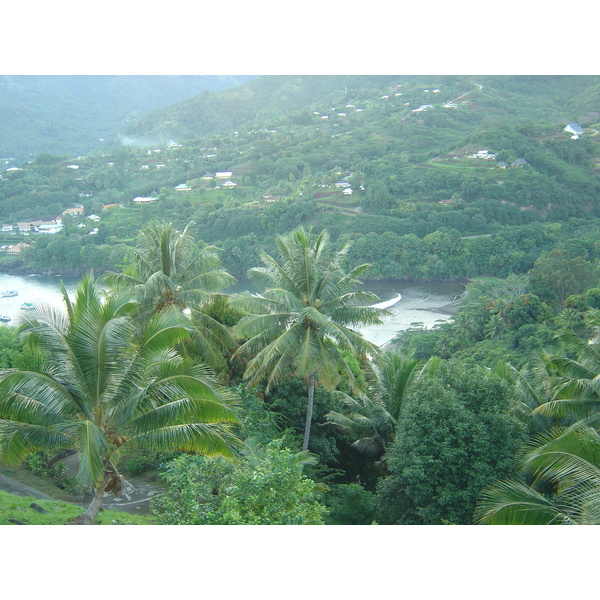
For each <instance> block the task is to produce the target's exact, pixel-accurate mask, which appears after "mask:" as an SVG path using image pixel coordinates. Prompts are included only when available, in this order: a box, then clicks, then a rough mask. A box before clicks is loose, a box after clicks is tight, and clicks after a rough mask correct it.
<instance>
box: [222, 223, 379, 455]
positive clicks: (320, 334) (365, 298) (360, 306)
mask: <svg viewBox="0 0 600 600" xmlns="http://www.w3.org/2000/svg"><path fill="white" fill-rule="evenodd" d="M276 243H277V248H278V250H279V255H280V260H279V262H278V261H277V260H276V259H274V258H272V257H271V256H269V255H268V254H266V253H263V254H262V256H261V259H262V262H263V264H264V267H257V268H254V269H250V271H248V277H249V278H250V279H251V280H252V281H253V282H255V283H256V284H257V285H259V286H260V287H261V288H262V289H263V290H264V291H263V293H262V294H249V293H247V294H243V295H240V296H238V297H236V298H233V299H232V301H231V304H232V305H233V306H240V307H242V308H243V309H244V310H246V311H247V312H248V313H249V314H248V315H247V316H245V317H243V318H242V319H241V320H240V322H239V324H238V327H237V334H238V335H239V336H240V337H242V338H246V339H247V341H246V342H245V343H244V344H242V345H241V346H240V348H239V349H238V350H237V351H236V353H235V354H234V357H235V356H236V355H239V354H240V353H246V352H247V353H248V354H250V355H251V356H252V359H251V360H250V361H249V362H248V365H247V368H246V372H245V376H246V378H248V379H249V380H250V382H251V383H252V384H257V383H261V382H263V381H266V384H267V391H268V390H269V388H270V387H271V386H272V385H274V384H276V383H278V382H281V381H283V380H284V379H287V378H289V377H291V376H293V375H297V376H299V377H303V378H305V379H306V380H307V383H308V403H307V410H306V421H305V427H304V440H303V445H302V449H303V450H306V449H308V442H309V438H310V428H311V420H312V410H313V398H314V389H315V383H316V382H317V381H318V382H319V383H320V384H322V385H323V386H324V387H326V388H328V389H334V388H335V387H336V386H337V384H338V382H339V381H340V379H341V378H342V377H345V378H347V379H348V381H350V382H351V383H352V382H353V381H354V377H353V375H352V372H351V370H350V368H349V367H348V365H347V364H346V362H345V361H344V358H343V356H342V354H341V353H340V348H341V349H346V350H349V351H350V352H352V353H354V354H357V355H358V354H363V355H366V354H369V355H372V356H376V355H377V354H378V351H379V350H378V348H377V347H376V346H375V345H374V344H372V343H370V342H368V341H366V340H365V339H364V338H363V337H362V336H361V335H360V334H359V333H358V332H357V331H355V330H354V329H352V327H359V326H361V325H364V324H374V323H380V322H381V320H380V318H381V316H382V315H384V314H387V313H386V311H383V310H381V309H379V308H375V307H373V306H369V304H373V303H375V302H377V300H378V298H377V296H376V295H375V294H373V293H370V292H365V291H360V290H356V286H357V284H358V283H359V282H358V278H359V277H360V275H362V274H363V273H364V272H365V271H366V269H367V268H368V265H361V266H359V267H356V268H354V269H352V270H351V271H350V272H348V273H346V272H345V271H344V269H343V262H344V259H345V258H346V255H347V253H348V250H349V248H350V246H349V244H346V245H345V246H344V247H343V248H342V249H341V250H339V251H338V252H337V253H334V254H333V256H332V255H331V252H330V249H329V234H328V233H327V232H326V231H325V230H324V231H322V232H321V233H320V234H318V235H314V234H313V233H312V232H311V231H306V230H305V229H304V228H303V227H298V228H297V229H295V230H294V231H292V232H291V233H290V234H288V235H286V236H278V237H277V239H276Z"/></svg>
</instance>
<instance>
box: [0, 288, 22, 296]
mask: <svg viewBox="0 0 600 600" xmlns="http://www.w3.org/2000/svg"><path fill="white" fill-rule="evenodd" d="M1 295H2V297H3V298H11V297H12V296H18V295H19V292H18V291H17V290H6V291H5V292H2V294H1Z"/></svg>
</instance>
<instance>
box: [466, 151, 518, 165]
mask: <svg viewBox="0 0 600 600" xmlns="http://www.w3.org/2000/svg"><path fill="white" fill-rule="evenodd" d="M455 158H458V157H455ZM468 158H480V159H482V160H494V159H495V158H496V155H495V154H494V153H493V152H488V151H487V150H479V151H478V152H476V153H475V154H469V156H468ZM526 164H527V161H526V160H525V159H524V158H517V160H515V161H513V162H512V163H511V165H510V166H511V167H513V168H517V167H523V166H524V165H526ZM507 166H508V165H507V164H506V162H504V161H503V160H501V161H500V162H498V164H497V165H496V167H498V168H499V169H506V167H507Z"/></svg>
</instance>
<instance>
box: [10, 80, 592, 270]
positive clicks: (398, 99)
mask: <svg viewBox="0 0 600 600" xmlns="http://www.w3.org/2000/svg"><path fill="white" fill-rule="evenodd" d="M598 86H599V83H598V78H596V77H539V78H538V77H500V76H494V77H491V76H481V77H480V76H477V77H468V76H464V77H458V76H453V77H449V76H444V77H433V76H422V77H417V76H411V77H392V76H385V77H377V76H369V77H353V76H333V77H328V76H318V77H317V76H315V77H297V76H294V77H287V76H282V77H276V76H271V77H261V78H257V79H254V80H252V81H250V82H248V83H246V84H244V85H241V86H238V87H234V88H231V89H229V90H226V91H223V92H215V93H208V92H206V93H203V94H201V95H200V96H198V97H197V98H194V99H192V100H189V101H186V102H184V103H182V104H178V105H173V106H171V107H170V108H169V109H168V110H167V111H160V112H155V113H153V114H152V115H150V116H149V117H148V118H147V119H141V120H140V121H139V122H138V123H137V125H136V128H135V129H129V130H128V132H129V134H130V135H133V134H134V133H135V135H136V136H140V137H139V139H141V137H142V136H143V137H144V138H145V139H148V140H149V139H150V138H160V137H161V136H162V137H163V141H159V140H158V139H153V141H152V145H147V146H142V147H136V146H133V145H118V146H114V150H112V151H110V152H108V151H107V152H105V153H96V154H94V155H89V156H87V157H85V158H81V159H79V160H73V159H71V160H63V159H61V158H60V157H57V156H53V155H50V154H43V155H40V156H38V157H37V158H36V160H34V161H33V162H32V163H30V164H23V165H22V169H21V170H18V171H6V172H4V173H3V174H2V180H0V220H1V221H2V222H3V223H8V224H10V223H16V222H19V221H24V220H35V219H39V218H43V217H48V218H50V217H56V216H58V215H60V213H61V212H62V211H63V210H64V209H66V208H70V207H74V206H77V205H82V206H83V207H84V213H85V215H86V216H87V215H90V214H96V215H99V216H100V221H99V222H94V223H92V222H90V221H89V220H87V218H86V216H83V217H82V216H76V217H74V218H73V219H71V218H70V217H69V218H65V228H64V231H63V233H62V234H60V235H58V236H39V235H38V236H29V237H28V238H27V239H28V241H29V242H30V243H31V244H32V245H33V246H34V247H33V250H32V251H31V252H30V253H29V256H28V257H27V259H24V258H22V257H14V258H13V257H4V258H5V264H4V268H10V267H11V266H12V267H14V266H15V265H19V264H21V265H22V268H24V269H26V270H32V269H33V270H36V271H40V270H42V271H48V270H50V271H63V272H64V271H65V270H69V271H81V270H83V269H89V268H94V269H101V268H111V269H114V268H116V267H117V266H118V265H119V264H120V262H121V259H122V254H123V251H124V249H125V248H126V246H127V245H128V244H130V243H131V242H132V240H133V239H134V238H135V236H136V234H137V232H138V231H139V229H140V227H141V226H142V224H143V223H145V222H147V221H148V220H150V219H165V220H169V221H171V222H173V223H176V224H177V225H178V226H184V225H185V224H187V223H188V222H189V221H190V220H194V221H195V222H196V225H195V226H194V234H195V235H196V237H197V238H198V239H201V240H203V241H204V242H206V243H216V244H217V245H219V246H220V247H221V248H222V250H223V262H224V264H225V266H226V268H227V269H229V270H230V271H231V272H232V273H235V274H242V273H244V272H245V271H246V269H248V268H249V267H251V266H254V265H255V264H256V252H257V251H258V250H259V249H261V248H269V247H270V245H271V243H272V239H273V238H272V236H273V234H275V233H285V232H287V231H290V230H291V229H292V228H294V227H295V226H296V225H298V224H299V223H304V224H307V225H312V226H314V227H315V228H316V229H321V228H324V227H326V228H327V229H328V230H329V231H330V233H331V235H332V237H333V238H334V240H337V239H338V238H339V239H340V240H346V239H353V240H354V246H353V249H352V253H351V255H350V258H351V260H352V261H353V262H354V263H359V262H365V261H367V262H370V263H372V264H373V268H372V270H371V272H370V274H371V276H373V277H387V278H425V279H454V278H462V277H472V276H477V275H484V274H488V275H496V276H502V277H503V276H506V275H507V274H509V273H511V272H518V273H522V272H525V271H527V270H528V269H530V268H531V267H532V266H533V263H534V261H535V260H536V259H537V257H538V256H539V255H540V253H541V252H543V251H547V250H548V249H549V248H550V247H552V245H553V244H556V243H559V242H560V243H562V241H564V240H568V239H573V238H574V237H578V236H580V237H581V239H585V240H586V242H585V243H586V244H587V243H588V241H589V240H591V239H592V237H593V235H595V233H590V231H587V230H586V231H585V232H583V231H582V233H581V234H580V233H578V231H579V230H580V229H581V227H584V226H585V227H592V228H594V227H595V219H597V218H598V217H600V211H599V208H600V207H599V205H598V200H597V199H598V193H599V190H600V188H599V186H598V163H599V156H598V145H597V141H598V139H599V137H598V135H597V131H598V129H597V127H598V126H597V121H600V113H599V112H596V110H595V109H596V108H598V106H600V104H599V102H598ZM573 122H577V123H579V124H580V125H581V127H582V128H583V131H584V132H583V134H582V135H581V136H580V137H579V139H572V134H571V133H569V132H566V131H565V130H564V128H565V125H566V124H568V123H573ZM234 124H235V129H234V128H233V126H234ZM203 127H204V128H205V129H212V130H214V131H216V133H210V134H204V135H200V134H199V133H197V131H198V130H199V129H202V128H203ZM177 133H179V135H178V136H177V137H178V138H180V139H179V143H174V142H172V141H170V139H171V136H172V135H173V136H175V135H176V134H177ZM163 134H164V135H163ZM147 143H148V144H150V142H149V141H148V142H147ZM484 150H485V151H486V152H483V151H484ZM217 172H226V173H230V175H227V176H225V177H224V178H223V179H219V178H218V177H217V176H216V173H217ZM178 187H179V188H181V187H183V189H176V188H178ZM348 188H349V189H351V190H352V193H351V194H350V193H349V189H348ZM136 197H153V198H157V200H156V201H154V202H153V203H150V204H143V205H139V204H137V203H135V202H134V198H136ZM105 205H115V206H113V207H112V208H111V209H110V210H108V211H103V206H105ZM551 224H552V225H553V228H550V227H549V226H550V225H551ZM554 225H555V226H554ZM594 231H595V230H594ZM550 233H551V234H552V235H550ZM590 236H591V237H590ZM17 239H18V236H15V235H13V234H9V235H7V236H5V237H4V239H3V240H2V241H3V243H10V242H14V241H15V240H17ZM590 243H591V242H590ZM594 248H595V246H594ZM587 252H588V253H589V252H590V250H589V249H588V250H587ZM591 252H592V255H594V256H595V254H596V250H595V249H593V251H591ZM590 256H591V255H590Z"/></svg>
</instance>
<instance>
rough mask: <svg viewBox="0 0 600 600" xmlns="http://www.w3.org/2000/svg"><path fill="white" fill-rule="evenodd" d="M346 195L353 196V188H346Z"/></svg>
mask: <svg viewBox="0 0 600 600" xmlns="http://www.w3.org/2000/svg"><path fill="white" fill-rule="evenodd" d="M344 194H345V195H346V196H351V195H352V188H346V189H345V190H344Z"/></svg>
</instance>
